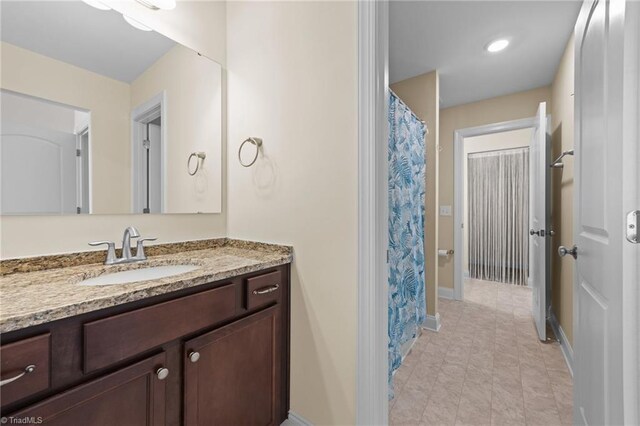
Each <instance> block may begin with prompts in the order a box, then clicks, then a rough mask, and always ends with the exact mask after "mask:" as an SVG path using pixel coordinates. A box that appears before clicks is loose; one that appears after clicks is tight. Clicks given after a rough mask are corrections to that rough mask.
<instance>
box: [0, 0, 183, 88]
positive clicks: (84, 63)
mask: <svg viewBox="0 0 640 426" xmlns="http://www.w3.org/2000/svg"><path fill="white" fill-rule="evenodd" d="M0 10H1V14H0V16H1V22H0V28H1V30H0V33H1V38H2V41H5V42H7V43H10V44H13V45H16V46H19V47H22V48H24V49H28V50H31V51H34V52H37V53H40V54H42V55H45V56H48V57H51V58H54V59H58V60H60V61H63V62H66V63H69V64H72V65H76V66H78V67H81V68H84V69H87V70H90V71H93V72H96V73H98V74H101V75H104V76H107V77H111V78H114V79H116V80H120V81H124V82H127V83H131V82H132V81H133V80H135V79H136V78H137V77H138V76H139V75H140V74H142V73H143V72H144V71H145V70H146V69H147V68H148V67H149V66H150V65H152V64H153V63H154V62H156V61H157V60H158V59H159V58H160V57H162V56H163V55H164V54H165V53H166V52H167V51H168V50H169V49H171V48H172V47H173V46H175V45H176V43H175V42H174V41H172V40H170V39H168V38H167V37H165V36H163V35H161V34H158V33H157V32H155V31H149V32H147V31H140V30H138V29H135V28H133V27H132V26H131V25H129V24H128V23H126V22H125V21H124V19H123V18H122V15H121V14H119V13H117V12H115V11H113V10H110V11H102V10H98V9H95V8H93V7H91V6H89V5H87V4H85V3H83V2H81V1H79V0H76V1H2V2H0Z"/></svg>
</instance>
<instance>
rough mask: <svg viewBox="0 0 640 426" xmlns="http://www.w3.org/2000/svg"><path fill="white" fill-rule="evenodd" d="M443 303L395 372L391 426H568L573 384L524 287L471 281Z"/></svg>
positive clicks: (570, 419) (391, 403)
mask: <svg viewBox="0 0 640 426" xmlns="http://www.w3.org/2000/svg"><path fill="white" fill-rule="evenodd" d="M465 298H466V299H465V301H464V302H459V301H455V300H448V299H440V301H439V307H440V315H441V320H442V329H441V331H440V332H439V333H434V332H431V331H428V330H425V331H424V332H423V334H422V335H421V336H420V337H419V338H418V340H417V342H416V343H415V345H414V346H413V349H412V351H411V353H410V354H409V355H408V356H407V358H406V359H405V364H406V366H405V365H403V366H401V368H400V369H399V370H398V372H397V373H396V377H394V382H395V383H396V398H395V399H394V400H392V401H390V415H389V420H390V423H391V424H392V425H418V424H420V425H429V426H431V425H473V426H480V425H496V426H503V425H504V426H518V425H527V426H530V425H534V426H542V425H544V426H550V425H556V424H557V425H560V424H564V425H569V424H571V422H572V420H573V419H572V410H573V406H572V403H573V379H572V377H571V375H570V373H569V370H568V369H567V367H566V363H565V361H564V357H563V355H562V351H561V349H560V345H559V344H558V343H557V342H553V343H544V344H542V343H540V342H539V340H538V334H537V331H536V328H535V323H534V322H533V318H532V316H531V298H532V294H531V290H530V289H529V288H527V287H522V286H513V285H509V284H501V283H492V282H487V281H481V280H470V281H468V282H467V283H466V284H465Z"/></svg>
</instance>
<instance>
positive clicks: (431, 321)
mask: <svg viewBox="0 0 640 426" xmlns="http://www.w3.org/2000/svg"><path fill="white" fill-rule="evenodd" d="M422 328H425V329H427V330H430V331H436V332H438V331H440V314H435V315H427V317H426V318H425V320H424V322H423V323H422Z"/></svg>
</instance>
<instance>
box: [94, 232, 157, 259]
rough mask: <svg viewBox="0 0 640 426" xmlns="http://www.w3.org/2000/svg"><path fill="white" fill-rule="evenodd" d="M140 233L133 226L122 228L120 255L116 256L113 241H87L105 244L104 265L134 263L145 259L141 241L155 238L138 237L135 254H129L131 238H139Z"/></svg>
mask: <svg viewBox="0 0 640 426" xmlns="http://www.w3.org/2000/svg"><path fill="white" fill-rule="evenodd" d="M139 237H140V233H139V232H138V230H137V229H136V228H134V227H133V226H129V227H127V229H125V230H124V235H123V236H122V257H117V256H116V245H115V243H114V242H113V241H94V242H91V243H89V245H90V246H93V247H95V246H99V245H102V244H106V245H107V258H106V259H105V261H104V264H105V265H119V264H122V263H134V262H142V261H143V260H147V256H146V255H145V254H144V246H143V243H144V242H145V241H155V240H156V238H140V239H139V240H138V244H137V246H136V255H135V256H133V255H132V254H131V238H139Z"/></svg>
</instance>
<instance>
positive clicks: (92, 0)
mask: <svg viewBox="0 0 640 426" xmlns="http://www.w3.org/2000/svg"><path fill="white" fill-rule="evenodd" d="M82 1H83V2H84V3H86V4H88V5H89V6H91V7H95V8H96V9H100V10H111V8H110V7H109V6H107V5H106V4H104V3H102V2H101V1H99V0H82Z"/></svg>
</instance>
